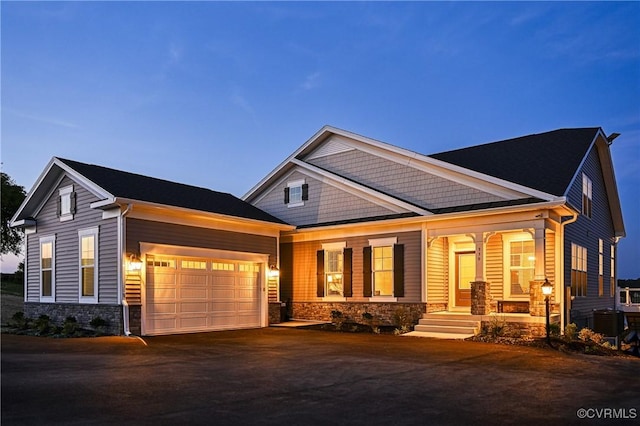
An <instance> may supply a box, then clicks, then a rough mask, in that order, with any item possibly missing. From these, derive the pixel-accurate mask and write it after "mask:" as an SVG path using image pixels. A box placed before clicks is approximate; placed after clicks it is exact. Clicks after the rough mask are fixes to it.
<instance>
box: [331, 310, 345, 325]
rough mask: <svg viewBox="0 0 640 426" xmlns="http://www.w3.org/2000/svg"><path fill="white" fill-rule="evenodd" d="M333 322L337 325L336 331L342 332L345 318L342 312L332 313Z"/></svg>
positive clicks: (334, 311) (335, 311)
mask: <svg viewBox="0 0 640 426" xmlns="http://www.w3.org/2000/svg"><path fill="white" fill-rule="evenodd" d="M331 322H333V323H334V324H335V325H336V329H338V330H340V328H342V323H343V322H344V316H343V315H342V312H341V311H338V310H337V309H336V310H333V311H331Z"/></svg>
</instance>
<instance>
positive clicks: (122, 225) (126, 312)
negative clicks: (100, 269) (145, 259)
mask: <svg viewBox="0 0 640 426" xmlns="http://www.w3.org/2000/svg"><path fill="white" fill-rule="evenodd" d="M132 208H133V205H132V204H131V203H129V204H127V208H126V209H125V210H124V211H123V212H122V213H121V214H120V220H119V222H118V224H119V225H120V231H121V233H120V239H119V240H118V244H119V245H120V250H119V252H120V256H119V260H118V262H119V263H120V289H121V292H120V297H121V300H122V325H123V328H124V330H123V331H124V335H125V336H131V331H130V330H129V304H128V303H127V298H126V290H125V285H126V283H125V282H124V281H125V277H126V275H125V271H124V268H123V267H122V258H123V256H124V255H125V250H126V244H127V242H126V235H127V233H126V230H127V227H126V222H125V216H126V215H127V213H129V212H130V211H131V209H132Z"/></svg>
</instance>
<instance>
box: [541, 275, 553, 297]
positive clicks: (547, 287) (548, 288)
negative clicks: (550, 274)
mask: <svg viewBox="0 0 640 426" xmlns="http://www.w3.org/2000/svg"><path fill="white" fill-rule="evenodd" d="M541 288H542V294H544V295H545V296H550V295H551V293H552V292H553V285H552V284H551V283H550V282H549V280H548V279H546V278H545V279H544V284H542V287H541Z"/></svg>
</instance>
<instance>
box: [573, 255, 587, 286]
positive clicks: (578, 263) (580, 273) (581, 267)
mask: <svg viewBox="0 0 640 426" xmlns="http://www.w3.org/2000/svg"><path fill="white" fill-rule="evenodd" d="M571 295H572V296H575V297H585V296H586V295H587V249H586V248H584V247H581V246H579V245H577V244H574V243H571Z"/></svg>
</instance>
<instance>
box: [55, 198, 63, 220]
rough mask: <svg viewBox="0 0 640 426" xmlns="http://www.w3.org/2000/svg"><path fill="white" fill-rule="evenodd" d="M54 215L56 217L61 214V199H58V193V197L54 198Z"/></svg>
mask: <svg viewBox="0 0 640 426" xmlns="http://www.w3.org/2000/svg"><path fill="white" fill-rule="evenodd" d="M56 215H57V216H58V217H60V216H61V215H62V200H61V199H60V196H59V195H58V198H57V199H56Z"/></svg>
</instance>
